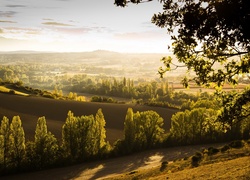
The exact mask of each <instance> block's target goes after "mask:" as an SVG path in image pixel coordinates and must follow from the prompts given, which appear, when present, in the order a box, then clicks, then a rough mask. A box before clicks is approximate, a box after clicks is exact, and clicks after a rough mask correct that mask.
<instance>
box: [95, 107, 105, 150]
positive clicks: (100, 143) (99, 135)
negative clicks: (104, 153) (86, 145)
mask: <svg viewBox="0 0 250 180" xmlns="http://www.w3.org/2000/svg"><path fill="white" fill-rule="evenodd" d="M105 125H106V121H105V119H104V115H103V113H102V109H98V111H97V113H96V115H95V126H94V127H93V128H94V129H95V132H94V134H95V138H94V141H95V144H96V150H97V153H101V150H102V149H103V147H105V145H106V141H105V139H106V130H105Z"/></svg>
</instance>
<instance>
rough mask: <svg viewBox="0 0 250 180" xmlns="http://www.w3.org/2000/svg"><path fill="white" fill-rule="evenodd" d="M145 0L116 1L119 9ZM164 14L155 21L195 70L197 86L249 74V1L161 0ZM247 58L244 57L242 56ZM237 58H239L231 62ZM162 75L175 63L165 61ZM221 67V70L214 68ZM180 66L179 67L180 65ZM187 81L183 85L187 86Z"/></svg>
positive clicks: (159, 14) (157, 15)
mask: <svg viewBox="0 0 250 180" xmlns="http://www.w3.org/2000/svg"><path fill="white" fill-rule="evenodd" d="M128 2H131V3H137V4H138V3H142V2H145V1H143V0H138V1H126V0H116V1H115V4H116V5H117V6H122V7H124V6H126V4H127V3H128ZM160 2H161V3H162V4H163V12H162V13H158V14H154V16H153V17H152V22H153V23H154V24H155V25H157V26H159V27H161V28H166V29H167V31H168V32H169V33H171V34H172V36H171V37H172V40H173V44H172V46H173V52H174V54H175V55H176V57H177V58H178V60H179V62H181V63H184V64H185V65H186V66H187V68H188V70H193V71H194V72H195V73H196V75H197V77H195V78H194V80H195V81H196V83H198V84H205V85H209V83H211V82H214V83H217V84H218V85H219V86H220V85H222V83H223V82H225V81H228V82H231V83H236V80H235V78H234V76H235V75H237V74H244V73H249V69H250V61H249V59H250V54H249V51H250V28H249V26H248V22H249V21H250V16H249V11H250V3H249V1H247V0H241V1H228V0H221V1H217V0H200V1H194V0H178V1H177V0H160ZM175 34H177V35H175ZM241 55H245V56H241ZM233 56H238V57H239V58H238V59H230V60H229V59H228V58H229V57H233ZM162 61H163V63H164V65H165V68H161V69H160V71H159V73H160V74H161V75H163V74H164V73H165V72H166V71H168V70H170V69H171V68H170V65H171V64H172V60H171V59H170V58H163V59H162ZM218 63H219V64H221V68H217V69H216V68H215V66H216V65H218ZM177 67H178V66H177ZM188 81H189V80H188V79H186V78H185V79H184V81H183V83H184V85H186V86H187V85H188V84H187V82H188Z"/></svg>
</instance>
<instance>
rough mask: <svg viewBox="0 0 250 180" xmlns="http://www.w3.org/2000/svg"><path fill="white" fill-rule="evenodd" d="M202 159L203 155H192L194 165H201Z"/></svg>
mask: <svg viewBox="0 0 250 180" xmlns="http://www.w3.org/2000/svg"><path fill="white" fill-rule="evenodd" d="M201 159H202V156H199V155H198V154H196V155H194V156H192V158H191V165H192V167H197V166H199V163H200V161H201Z"/></svg>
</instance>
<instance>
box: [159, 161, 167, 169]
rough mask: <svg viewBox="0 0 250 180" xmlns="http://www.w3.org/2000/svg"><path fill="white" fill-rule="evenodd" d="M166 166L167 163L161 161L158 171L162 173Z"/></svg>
mask: <svg viewBox="0 0 250 180" xmlns="http://www.w3.org/2000/svg"><path fill="white" fill-rule="evenodd" d="M167 165H168V162H167V161H163V162H162V163H161V168H160V171H164V170H165V169H166V167H167Z"/></svg>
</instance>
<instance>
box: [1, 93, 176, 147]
mask: <svg viewBox="0 0 250 180" xmlns="http://www.w3.org/2000/svg"><path fill="white" fill-rule="evenodd" d="M129 107H131V108H133V110H134V111H135V112H136V111H146V110H153V111H156V112H157V113H158V114H159V115H160V116H161V117H163V119H164V129H165V130H166V131H168V130H169V128H170V119H171V116H172V115H173V114H174V113H175V112H177V110H174V109H166V108H160V107H150V106H141V105H134V104H111V103H93V102H77V101H66V100H54V99H47V98H42V97H35V96H30V97H24V96H17V95H10V94H4V93H0V119H2V117H3V116H6V117H8V118H9V119H12V117H13V116H16V115H19V116H20V118H21V120H22V123H23V127H24V130H25V134H26V139H27V140H29V139H31V140H32V139H33V137H34V132H35V127H36V123H37V119H38V117H41V116H45V117H46V120H47V125H48V129H49V130H50V131H51V132H52V133H53V134H55V136H56V137H57V138H58V139H59V140H60V138H61V129H62V125H63V124H64V122H65V120H66V117H67V113H68V111H69V110H71V111H72V112H73V113H74V115H75V116H81V115H90V114H94V115H95V114H96V112H97V110H98V109H99V108H101V109H102V111H103V114H104V117H105V120H106V131H107V140H108V141H109V142H110V143H113V142H114V141H116V140H117V139H119V138H122V137H123V125H124V119H125V115H126V112H127V109H128V108H129Z"/></svg>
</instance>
